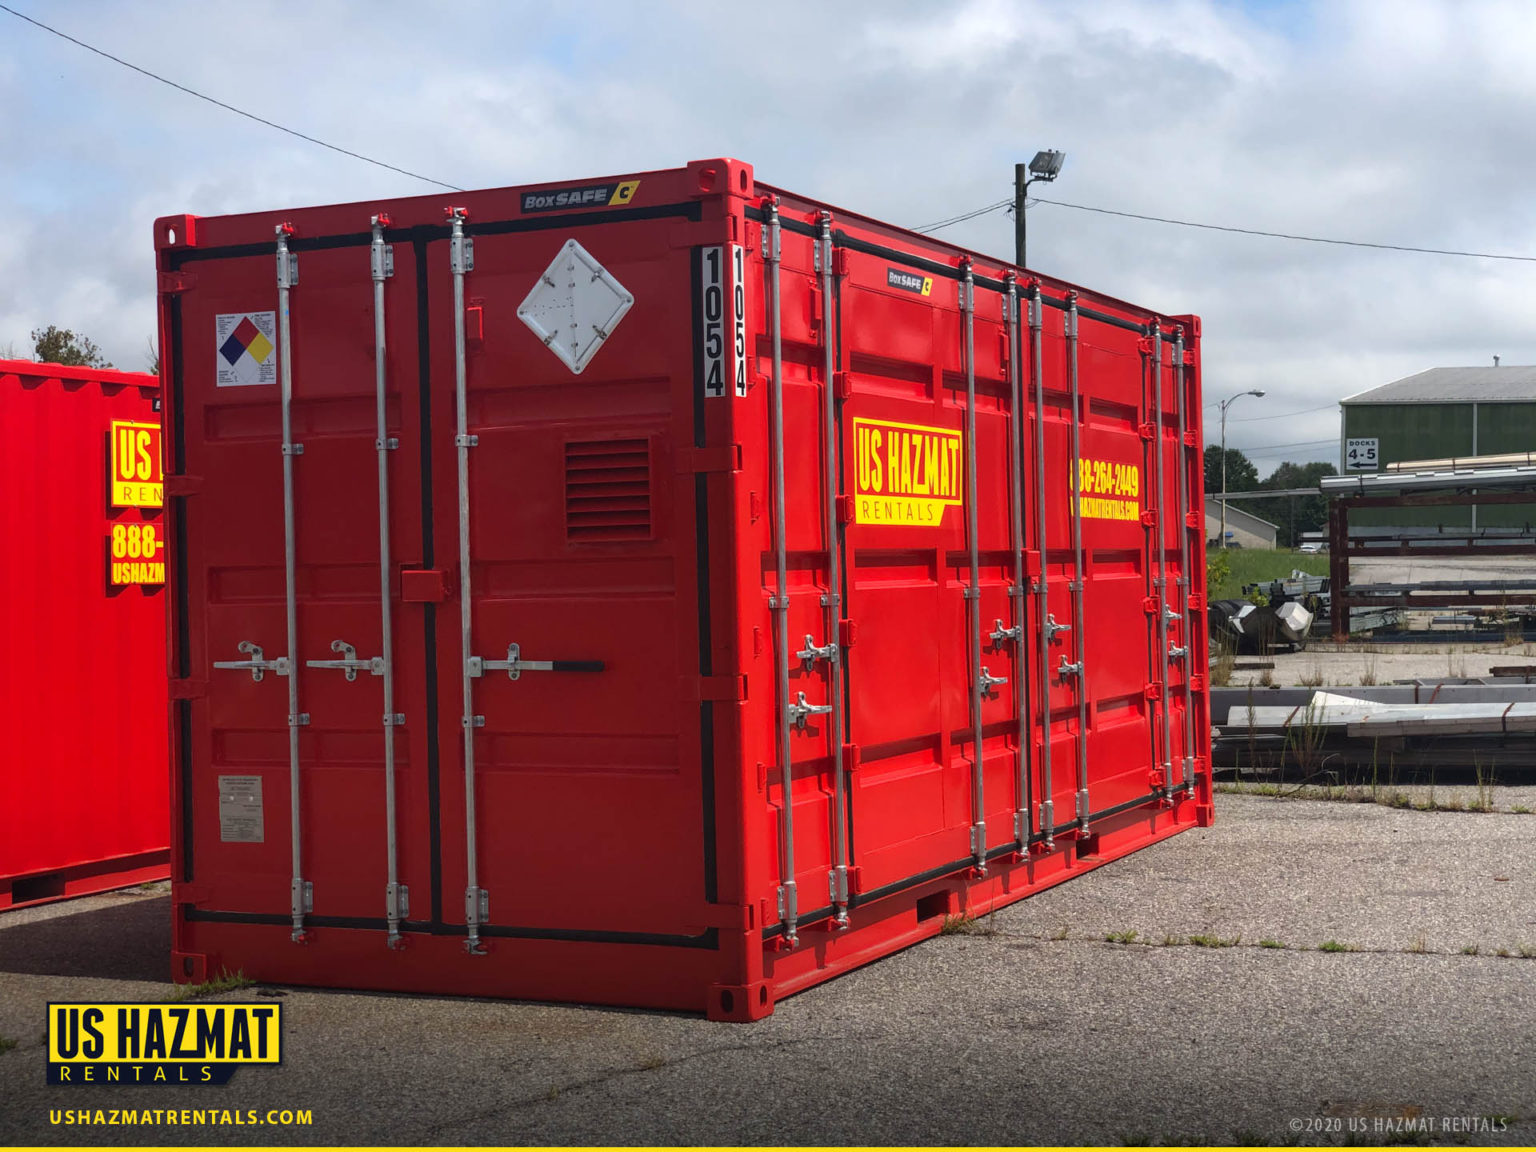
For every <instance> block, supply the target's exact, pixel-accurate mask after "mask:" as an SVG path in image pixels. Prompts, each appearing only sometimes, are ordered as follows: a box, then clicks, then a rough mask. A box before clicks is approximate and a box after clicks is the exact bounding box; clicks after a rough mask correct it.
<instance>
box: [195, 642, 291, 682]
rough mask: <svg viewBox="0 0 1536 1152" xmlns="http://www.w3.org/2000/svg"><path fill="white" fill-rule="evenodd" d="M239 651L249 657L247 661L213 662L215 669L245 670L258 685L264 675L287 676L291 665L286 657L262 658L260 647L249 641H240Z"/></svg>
mask: <svg viewBox="0 0 1536 1152" xmlns="http://www.w3.org/2000/svg"><path fill="white" fill-rule="evenodd" d="M239 648H240V651H242V652H244V653H247V654H248V655H249V656H250V659H249V660H215V661H214V662H213V666H214V667H215V668H236V669H245V670H247V671H249V672H250V674H251V679H252V680H254V681H256V682H257V683H258V684H259V683H261V678H262V676H264V675H265V674H266V673H268V672H271V673H272V674H273V675H275V676H286V675H288V672H289V669H290V668H291V665H290V664H289V662H288V657H286V656H274V657H273V658H272V659H271V660H267V659H265V658H264V657H263V654H262V651H261V645H259V644H252V643H251V642H250V641H249V640H242V641H240V644H239Z"/></svg>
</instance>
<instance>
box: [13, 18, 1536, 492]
mask: <svg viewBox="0 0 1536 1152" xmlns="http://www.w3.org/2000/svg"><path fill="white" fill-rule="evenodd" d="M29 10H30V11H32V12H33V13H34V14H36V15H37V16H38V17H39V18H40V19H47V20H52V21H57V22H58V23H59V25H60V26H61V27H63V28H64V30H65V31H68V32H71V33H73V34H77V35H80V36H81V37H82V38H83V39H86V40H89V41H91V42H93V43H96V44H98V45H99V46H101V47H102V48H103V49H105V50H108V51H111V52H114V53H116V54H118V55H121V56H123V57H124V58H125V59H128V60H131V61H133V62H135V63H138V64H141V65H142V66H144V67H146V68H151V69H154V70H156V71H159V72H162V73H164V74H165V75H167V76H169V77H172V78H173V79H176V80H178V81H179V82H182V83H185V84H187V85H189V86H191V87H195V88H198V89H200V90H202V91H205V92H207V93H209V94H210V95H213V96H216V97H218V98H220V99H224V100H227V101H229V102H230V103H233V104H236V105H239V106H241V107H244V108H248V109H249V110H250V111H252V112H255V113H257V114H260V115H262V116H266V117H268V118H271V119H273V120H276V121H279V122H282V123H285V124H289V125H291V126H293V127H295V128H297V129H300V130H302V131H304V132H307V133H310V134H312V135H315V136H319V137H321V138H323V139H327V140H331V141H334V142H336V143H338V144H341V145H343V146H345V147H348V148H351V149H354V150H356V151H360V152H364V153H367V154H369V155H374V156H377V157H379V158H381V159H385V160H388V161H389V162H390V163H393V164H398V165H400V166H401V167H404V168H408V169H411V170H413V171H417V172H422V173H425V174H428V175H431V176H434V177H436V178H437V179H441V180H445V181H448V182H450V183H454V184H460V185H464V186H471V187H483V186H499V185H507V184H516V183H525V182H539V181H545V180H555V179H565V178H576V177H581V176H587V175H598V174H605V173H617V172H624V171H634V170H639V169H645V168H655V167H670V166H674V165H678V164H682V163H684V162H686V161H687V160H689V159H693V158H696V157H699V156H709V155H721V154H728V155H736V156H739V157H741V158H742V159H745V160H748V161H751V162H752V163H754V164H755V165H756V167H757V170H758V174H759V176H760V177H761V178H762V179H764V180H765V181H768V182H770V183H773V184H777V185H780V186H784V187H793V188H796V189H798V190H801V191H803V192H805V193H807V194H809V195H812V196H816V197H819V198H824V199H826V200H829V201H831V202H833V203H837V204H841V205H844V206H846V207H848V208H850V209H854V210H857V211H861V212H865V213H868V214H870V215H874V216H879V217H882V218H886V219H890V220H892V221H895V222H898V223H907V224H918V223H924V222H927V221H930V220H936V219H940V218H943V217H945V216H949V215H954V214H956V213H958V212H962V211H965V210H968V209H971V208H974V207H979V206H981V205H984V204H987V203H990V202H992V201H995V200H998V199H1000V198H1002V197H1004V196H1007V195H1009V193H1010V190H1011V183H1012V168H1013V164H1014V163H1015V161H1017V160H1021V159H1026V160H1027V159H1028V158H1029V156H1030V155H1032V154H1033V152H1034V151H1035V150H1036V149H1038V148H1042V147H1055V148H1061V149H1063V150H1065V151H1066V152H1067V153H1068V159H1067V164H1066V168H1065V170H1064V172H1063V174H1062V177H1061V179H1060V180H1059V181H1058V182H1057V183H1056V184H1054V185H1050V186H1037V188H1036V189H1035V191H1037V192H1039V194H1040V196H1041V197H1042V198H1043V199H1059V200H1065V201H1070V202H1073V203H1079V204H1088V205H1100V206H1104V207H1112V208H1121V209H1126V210H1129V211H1134V212H1145V213H1148V214H1153V215H1165V216H1174V217H1180V218H1185V219H1193V220H1202V221H1210V222H1214V223H1225V224H1232V225H1238V226H1244V227H1257V228H1267V229H1274V230H1279V231H1291V232H1300V233H1307V234H1313V235H1322V236H1334V237H1341V238H1358V239H1367V240H1375V241H1382V242H1388V243H1408V244H1419V245H1424V246H1430V247H1454V248H1474V249H1478V250H1487V251H1502V252H1515V253H1522V252H1536V200H1533V199H1532V198H1531V197H1530V196H1529V195H1528V193H1527V189H1528V188H1529V187H1531V186H1532V184H1533V179H1536V120H1533V119H1532V118H1531V117H1530V116H1529V115H1528V109H1529V107H1530V106H1531V102H1532V99H1533V97H1536V69H1532V68H1531V67H1530V66H1529V61H1530V59H1531V58H1532V56H1533V51H1536V25H1533V24H1532V23H1531V21H1530V20H1529V9H1528V6H1526V5H1525V4H1523V3H1482V4H1478V5H1467V4H1462V3H1457V2H1454V0H1445V2H1436V0H1411V2H1409V0H1393V2H1390V3H1388V2H1384V0H1382V2H1378V0H1357V2H1353V3H1333V2H1328V3H1323V2H1318V3H1315V4H1308V3H1299V2H1298V3H1287V4H1279V5H1265V4H1245V3H1235V2H1234V3H1217V2H1214V0H1176V2H1173V3H1154V2H1146V3H1136V2H1131V0H1106V2H1103V3H1095V4H1080V3H1072V2H1070V0H1043V2H1039V3H1010V2H1007V0H969V2H961V3H957V4H954V5H950V6H947V7H938V6H934V5H931V4H924V3H916V2H906V0H902V2H894V3H886V4H866V5H856V4H840V5H826V4H817V3H811V2H810V0H790V2H788V3H785V4H781V5H779V6H778V7H776V8H774V9H773V10H771V11H768V10H762V11H757V10H753V11H751V12H750V13H748V12H746V11H745V10H743V9H740V8H739V7H731V6H728V5H719V4H714V3H705V2H704V0H673V2H671V3H662V4H658V5H648V6H635V5H619V4H600V3H586V4H574V5H565V6H554V7H544V8H534V7H532V6H527V5H515V6H514V5H503V4H497V3H492V2H490V0H483V2H480V3H467V4H461V5H457V6H455V7H454V8H453V9H451V10H450V9H444V8H439V7H435V6H417V5H413V4H407V3H405V2H403V0H380V2H376V3H363V2H362V0H328V2H326V3H318V4H312V5H306V6H302V7H298V8H296V7H294V6H292V5H286V4H278V3H276V2H275V0H267V2H261V0H255V2H252V3H248V4H243V5H240V6H238V7H237V6H234V5H207V4H203V3H194V2H193V0H168V2H167V3H163V4H160V5H157V6H156V7H155V8H154V9H153V10H152V13H151V10H145V9H95V10H92V17H91V19H90V20H89V21H86V20H84V19H82V18H81V16H80V13H79V11H78V10H74V9H70V8H67V7H66V8H61V9H54V8H44V7H43V6H41V5H37V4H35V3H32V4H30V5H29ZM0 107H5V108H7V109H8V110H13V111H14V114H13V115H9V116H7V118H6V119H5V120H3V121H0V160H3V162H4V166H5V171H6V177H5V179H4V180H3V181H0V210H4V212H5V214H6V219H7V221H8V225H7V228H6V229H5V230H4V231H3V232H0V268H3V269H4V270H5V275H4V276H3V277H0V346H3V345H4V344H5V343H6V342H7V341H13V342H15V343H16V344H17V345H18V346H21V347H26V346H27V343H28V342H27V331H28V329H29V328H30V327H32V326H35V325H38V324H43V323H58V324H61V325H65V326H69V327H74V328H76V329H77V330H81V331H84V332H87V333H89V334H90V335H91V336H92V337H93V338H94V339H96V340H97V341H98V342H99V343H100V344H101V345H102V347H103V348H104V349H106V351H107V353H108V354H109V355H110V356H111V357H112V358H113V359H114V360H115V361H116V362H118V363H119V364H122V365H125V366H130V367H138V366H140V365H141V364H142V361H143V348H144V343H145V340H146V338H147V337H148V336H149V335H151V334H152V333H153V331H154V327H155V322H154V275H153V260H152V251H151V246H150V239H149V226H150V222H151V221H152V220H153V219H154V218H155V217H156V216H159V215H163V214H169V213H174V212H183V211H186V212H192V213H196V214H201V215H211V214H218V213H225V212H238V211H251V210H260V209H270V208H275V207H283V206H295V205H303V204H314V203H327V202H337V201H349V200H377V199H385V198H388V197H392V196H399V195H406V194H412V195H414V194H420V193H430V192H432V187H431V186H430V185H426V184H422V183H420V182H418V181H414V180H411V179H410V178H408V177H405V176H401V175H398V174H395V173H391V172H386V171H383V170H381V169H378V168H374V167H371V166H369V165H367V164H363V163H360V162H358V161H356V160H352V159H348V158H347V157H344V156H341V155H338V154H336V153H334V152H329V151H326V150H324V149H321V148H317V147H315V146H314V145H312V144H307V143H305V142H303V141H300V140H296V139H294V138H292V137H289V136H285V135H282V134H281V133H278V132H275V131H273V130H272V129H270V128H265V127H262V126H260V125H258V124H254V123H251V122H250V121H247V120H243V119H241V118H239V117H237V116H234V115H232V114H231V113H229V112H226V111H223V110H220V109H217V108H214V107H212V106H210V105H208V104H206V103H204V102H202V101H198V100H195V99H193V98H191V97H189V96H186V95H184V94H182V93H178V92H175V91H173V90H171V89H168V88H166V87H164V86H163V85H158V84H155V83H153V82H152V81H150V80H147V79H145V78H144V77H142V76H139V75H136V74H134V73H131V72H128V71H126V70H124V69H122V68H119V67H118V66H116V65H113V64H110V63H109V62H107V61H104V60H102V59H100V58H99V57H95V56H92V55H90V54H89V53H86V52H84V51H83V50H81V49H79V48H77V47H74V46H72V45H69V44H66V43H63V42H61V41H58V40H56V39H54V38H52V37H49V36H47V35H45V34H43V33H40V32H38V31H37V30H36V29H33V28H30V27H28V26H26V25H24V24H22V23H21V22H19V21H17V20H15V19H14V18H12V17H8V16H4V15H3V14H0ZM445 196H446V194H445ZM445 202H446V200H445ZM1029 232H1030V241H1029V252H1030V263H1031V264H1032V266H1034V267H1037V268H1039V269H1040V270H1042V271H1046V272H1049V273H1050V274H1052V275H1057V276H1061V277H1063V278H1065V279H1069V280H1073V281H1075V282H1078V283H1082V284H1085V285H1088V286H1090V287H1092V288H1095V289H1098V290H1101V291H1104V292H1107V293H1109V294H1111V295H1115V296H1120V297H1123V298H1127V299H1132V300H1136V301H1138V302H1140V303H1142V304H1145V305H1148V306H1151V307H1155V308H1159V309H1161V310H1163V311H1165V312H1169V313H1180V312H1196V313H1199V314H1201V315H1202V316H1203V317H1204V322H1205V365H1206V372H1205V381H1206V389H1207V393H1208V396H1209V397H1215V398H1219V397H1220V396H1223V395H1229V394H1231V393H1232V392H1236V391H1242V390H1245V389H1247V388H1263V389H1265V390H1266V391H1267V392H1268V396H1267V397H1266V398H1265V399H1264V400H1262V401H1246V402H1245V403H1249V404H1253V405H1254V406H1255V409H1258V406H1259V405H1264V406H1266V407H1267V410H1268V411H1270V412H1274V413H1280V412H1295V411H1300V410H1303V409H1308V408H1315V407H1318V406H1320V405H1327V404H1329V403H1331V402H1332V401H1334V400H1337V399H1338V397H1339V396H1341V395H1347V394H1349V393H1351V392H1355V391H1359V390H1361V389H1363V388H1366V387H1371V386H1374V385H1376V384H1380V383H1383V382H1385V381H1386V380H1390V379H1393V378H1395V377H1397V376H1401V375H1407V374H1409V373H1411V372H1415V371H1418V370H1420V369H1422V368H1426V367H1430V366H1432V365H1436V364H1465V363H1485V362H1487V361H1488V359H1489V357H1490V356H1491V355H1492V354H1493V353H1500V354H1501V355H1502V356H1503V357H1504V362H1505V363H1507V364H1509V363H1521V362H1526V363H1529V362H1536V347H1533V346H1532V344H1533V341H1532V337H1531V335H1530V325H1529V323H1528V321H1527V320H1526V317H1525V312H1526V310H1527V309H1526V306H1525V304H1524V301H1525V298H1526V297H1527V296H1528V295H1529V293H1528V291H1527V290H1526V285H1527V284H1528V282H1529V278H1530V277H1531V276H1533V275H1536V268H1532V267H1530V266H1528V265H1521V264H1497V263H1493V262H1487V261H1472V260H1456V259H1451V258H1446V257H1431V256H1410V255H1403V254H1392V253H1382V252H1370V251H1365V250H1358V249H1336V248H1325V247H1321V246H1317V245H1307V244H1299V243H1291V242H1286V241H1279V240H1268V239H1262V238H1257V237H1243V236H1233V235H1222V234H1216V233H1206V232H1195V231H1191V230H1188V229H1181V228H1176V227H1172V226H1168V225H1160V224H1152V223H1145V222H1139V221H1130V220H1122V219H1116V218H1113V217H1106V216H1100V215H1093V214H1088V213H1082V212H1077V211H1073V210H1071V209H1067V208H1062V207H1057V206H1053V205H1050V204H1045V203H1041V204H1037V205H1035V206H1034V207H1032V208H1031V209H1030V211H1029ZM943 235H944V237H945V238H947V239H950V240H953V241H955V242H956V243H961V244H965V245H968V246H972V247H976V248H979V249H982V250H985V251H990V252H994V253H999V254H1006V253H1008V252H1010V251H1011V248H1012V226H1011V223H1010V222H1009V221H1008V219H1007V218H1006V217H1005V216H1004V215H1003V214H1002V213H993V214H991V215H988V216H984V217H980V218H978V219H976V220H973V221H969V222H967V223H965V224H962V225H958V226H956V227H954V228H951V229H949V230H947V231H945V232H944V233H943ZM1258 414H1259V411H1251V412H1250V413H1249V415H1258ZM1228 431H1229V442H1230V443H1232V444H1234V445H1236V446H1241V447H1252V448H1253V449H1254V450H1255V452H1259V453H1261V452H1268V451H1270V449H1269V448H1268V447H1267V446H1268V445H1282V444H1292V443H1297V442H1303V441H1325V443H1321V444H1312V445H1305V446H1303V447H1302V448H1299V449H1276V450H1275V451H1278V452H1279V453H1280V455H1281V456H1290V457H1291V458H1296V459H1312V458H1317V459H1327V458H1330V457H1331V456H1332V455H1333V454H1334V453H1333V450H1331V449H1330V448H1329V446H1328V444H1327V443H1326V441H1327V440H1328V439H1329V438H1330V437H1336V435H1337V417H1336V415H1335V413H1333V412H1332V411H1323V412H1318V413H1312V414H1308V415H1304V416H1300V417H1297V418H1294V419H1288V420H1285V421H1283V422H1280V421H1276V422H1269V421H1264V420H1253V421H1249V422H1245V423H1242V424H1233V425H1231V426H1230V427H1229V430H1228ZM1273 462H1274V463H1278V459H1274V460H1273Z"/></svg>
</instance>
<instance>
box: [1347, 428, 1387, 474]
mask: <svg viewBox="0 0 1536 1152" xmlns="http://www.w3.org/2000/svg"><path fill="white" fill-rule="evenodd" d="M1378 443H1379V441H1377V439H1376V437H1374V436H1355V437H1351V438H1350V439H1348V440H1346V441H1344V470H1345V471H1346V472H1374V471H1376V469H1378V468H1380V467H1381V453H1380V451H1378V447H1377V446H1378Z"/></svg>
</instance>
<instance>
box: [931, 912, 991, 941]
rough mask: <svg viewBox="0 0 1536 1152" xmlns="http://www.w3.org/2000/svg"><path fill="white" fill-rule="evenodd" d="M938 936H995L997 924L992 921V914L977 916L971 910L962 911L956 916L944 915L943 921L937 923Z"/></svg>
mask: <svg viewBox="0 0 1536 1152" xmlns="http://www.w3.org/2000/svg"><path fill="white" fill-rule="evenodd" d="M939 935H940V936H996V935H997V926H996V925H994V924H993V923H992V916H991V914H990V913H988V914H987V915H986V916H977V915H975V914H974V913H971V912H962V913H960V914H959V915H958V916H946V917H944V923H942V924H940V925H939Z"/></svg>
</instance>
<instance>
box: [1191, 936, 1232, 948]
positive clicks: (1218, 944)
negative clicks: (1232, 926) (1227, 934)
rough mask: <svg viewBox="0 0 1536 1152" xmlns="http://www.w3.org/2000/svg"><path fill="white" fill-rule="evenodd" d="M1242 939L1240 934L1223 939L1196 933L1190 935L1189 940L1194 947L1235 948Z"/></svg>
mask: <svg viewBox="0 0 1536 1152" xmlns="http://www.w3.org/2000/svg"><path fill="white" fill-rule="evenodd" d="M1242 939H1243V938H1242V937H1241V936H1233V937H1232V938H1231V939H1225V938H1223V937H1221V936H1207V935H1202V934H1198V933H1197V934H1195V935H1192V936H1190V938H1189V942H1190V943H1191V944H1192V945H1194V946H1195V947H1196V948H1235V947H1237V945H1238V944H1239V943H1241V942H1242Z"/></svg>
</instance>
